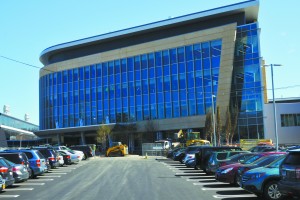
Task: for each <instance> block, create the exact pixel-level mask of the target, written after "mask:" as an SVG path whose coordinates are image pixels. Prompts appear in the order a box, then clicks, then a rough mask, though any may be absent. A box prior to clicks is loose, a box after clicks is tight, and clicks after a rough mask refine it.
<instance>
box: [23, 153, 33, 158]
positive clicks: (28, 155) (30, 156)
mask: <svg viewBox="0 0 300 200" xmlns="http://www.w3.org/2000/svg"><path fill="white" fill-rule="evenodd" d="M25 154H26V156H27V158H28V159H32V158H33V155H32V153H31V152H25Z"/></svg>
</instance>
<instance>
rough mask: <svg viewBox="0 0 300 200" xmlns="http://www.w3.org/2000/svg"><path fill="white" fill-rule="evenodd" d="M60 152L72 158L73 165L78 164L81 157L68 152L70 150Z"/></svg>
mask: <svg viewBox="0 0 300 200" xmlns="http://www.w3.org/2000/svg"><path fill="white" fill-rule="evenodd" d="M58 152H61V153H64V154H66V155H69V156H70V159H71V163H78V162H79V161H80V160H79V155H77V154H75V153H73V152H72V151H68V150H58Z"/></svg>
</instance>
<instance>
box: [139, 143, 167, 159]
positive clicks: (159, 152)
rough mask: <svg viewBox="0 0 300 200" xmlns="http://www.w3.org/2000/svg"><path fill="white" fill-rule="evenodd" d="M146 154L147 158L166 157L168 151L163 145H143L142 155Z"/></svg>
mask: <svg viewBox="0 0 300 200" xmlns="http://www.w3.org/2000/svg"><path fill="white" fill-rule="evenodd" d="M146 153H147V156H165V155H166V150H165V149H164V148H163V144H161V143H143V144H142V155H143V156H145V155H146Z"/></svg>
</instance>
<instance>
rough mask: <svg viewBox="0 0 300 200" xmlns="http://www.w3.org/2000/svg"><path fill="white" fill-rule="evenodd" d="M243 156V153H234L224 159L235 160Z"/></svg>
mask: <svg viewBox="0 0 300 200" xmlns="http://www.w3.org/2000/svg"><path fill="white" fill-rule="evenodd" d="M243 156H244V155H243V154H236V155H233V156H230V157H228V158H227V159H226V160H232V161H237V160H239V159H240V158H241V157H243Z"/></svg>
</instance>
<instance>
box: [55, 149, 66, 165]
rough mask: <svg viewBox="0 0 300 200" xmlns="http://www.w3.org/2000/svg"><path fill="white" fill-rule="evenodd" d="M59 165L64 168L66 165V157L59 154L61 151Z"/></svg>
mask: <svg viewBox="0 0 300 200" xmlns="http://www.w3.org/2000/svg"><path fill="white" fill-rule="evenodd" d="M57 156H58V163H59V166H61V167H62V166H64V164H65V161H64V157H63V156H62V155H61V154H60V153H59V151H58V155H57Z"/></svg>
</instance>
